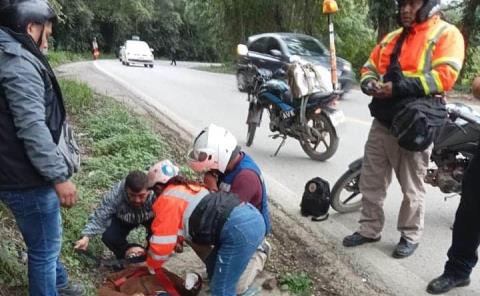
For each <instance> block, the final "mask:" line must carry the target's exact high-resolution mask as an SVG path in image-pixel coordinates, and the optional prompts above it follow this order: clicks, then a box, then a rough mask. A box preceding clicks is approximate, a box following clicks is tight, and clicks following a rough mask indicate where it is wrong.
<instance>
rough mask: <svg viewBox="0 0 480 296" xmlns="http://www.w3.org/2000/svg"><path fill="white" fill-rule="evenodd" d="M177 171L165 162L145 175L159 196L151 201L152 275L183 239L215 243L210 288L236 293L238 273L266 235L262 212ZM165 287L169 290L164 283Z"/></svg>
mask: <svg viewBox="0 0 480 296" xmlns="http://www.w3.org/2000/svg"><path fill="white" fill-rule="evenodd" d="M165 162H168V163H165ZM175 172H178V169H175V166H173V165H172V164H171V163H170V162H169V161H163V162H160V163H159V164H157V165H155V166H153V167H152V168H151V169H150V171H149V173H148V178H149V183H150V186H149V187H151V188H152V189H153V190H154V192H155V193H156V194H157V199H156V201H155V203H154V205H153V211H154V215H155V217H154V220H153V223H152V232H153V234H152V236H151V237H150V244H149V250H148V253H147V266H148V268H149V270H150V271H151V272H152V273H158V272H159V271H160V270H161V267H162V265H163V264H164V263H165V262H166V261H167V260H168V259H169V258H170V256H171V255H172V254H173V252H174V250H175V247H176V246H177V245H178V244H180V243H181V242H182V240H183V239H185V240H186V241H187V242H193V243H194V244H197V245H203V246H213V247H214V248H213V251H212V254H213V258H215V260H212V261H209V262H207V263H206V264H207V273H208V276H209V278H210V292H211V294H212V295H217V296H235V295H236V286H237V283H238V280H239V279H240V276H241V274H242V273H243V272H244V270H245V268H246V267H247V264H248V262H249V260H250V258H251V257H252V255H253V254H254V253H255V251H256V249H257V247H258V246H259V245H260V243H261V242H262V241H263V239H264V237H265V233H266V229H265V228H266V226H265V223H264V220H263V216H262V215H261V214H260V212H259V211H258V209H257V208H255V207H254V206H253V205H252V204H250V203H245V202H242V201H241V200H240V199H239V198H238V196H237V195H235V194H233V193H225V192H214V193H210V192H209V191H208V189H207V188H206V187H205V186H203V185H201V184H198V183H195V182H191V181H188V180H186V179H185V178H183V177H181V176H176V173H175ZM165 175H166V176H165ZM240 237H242V238H244V239H239V238H240ZM211 256H212V255H211ZM225 270H228V271H229V272H224V271H225ZM160 275H161V273H160ZM162 284H164V283H162ZM164 286H166V287H165V288H166V290H167V291H168V292H169V293H170V294H172V293H171V291H169V289H168V283H167V285H165V284H164ZM170 286H171V285H170ZM173 293H174V294H175V292H173Z"/></svg>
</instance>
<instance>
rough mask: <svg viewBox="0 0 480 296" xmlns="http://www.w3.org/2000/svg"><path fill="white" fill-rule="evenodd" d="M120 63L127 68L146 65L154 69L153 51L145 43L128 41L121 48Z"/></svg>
mask: <svg viewBox="0 0 480 296" xmlns="http://www.w3.org/2000/svg"><path fill="white" fill-rule="evenodd" d="M120 61H121V62H122V64H124V65H127V66H130V65H144V66H145V67H150V68H153V63H154V56H153V49H151V48H150V46H148V44H147V43H146V42H145V41H139V40H127V41H125V44H124V45H123V46H121V47H120Z"/></svg>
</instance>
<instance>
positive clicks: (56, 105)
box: [0, 0, 84, 295]
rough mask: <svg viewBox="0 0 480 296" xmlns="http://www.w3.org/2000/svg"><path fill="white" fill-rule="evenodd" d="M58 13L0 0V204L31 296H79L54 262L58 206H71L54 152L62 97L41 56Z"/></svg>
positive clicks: (35, 0) (72, 192)
mask: <svg viewBox="0 0 480 296" xmlns="http://www.w3.org/2000/svg"><path fill="white" fill-rule="evenodd" d="M56 18H57V17H56V14H55V12H54V11H53V9H52V8H51V7H50V5H49V4H48V2H46V1H43V0H27V1H8V0H7V1H5V0H0V143H1V145H0V201H2V202H3V203H5V204H6V205H7V206H8V207H9V208H10V210H11V211H12V212H13V214H14V216H15V219H16V222H17V225H18V228H19V229H20V231H21V233H22V236H23V238H24V240H25V244H26V245H27V248H28V278H29V293H30V295H83V294H84V289H83V287H81V286H79V285H74V284H71V283H69V281H68V276H67V273H66V271H65V268H64V267H63V265H62V263H61V262H60V261H59V254H60V249H61V241H62V224H61V223H62V221H61V215H60V205H62V206H64V207H72V206H73V205H74V204H75V202H76V199H77V197H76V189H75V185H74V184H73V183H72V182H71V181H69V178H70V177H71V174H72V173H71V170H69V167H68V166H67V163H66V161H65V159H64V158H63V156H62V153H61V152H60V150H59V148H58V146H57V145H58V143H59V139H60V137H61V130H62V127H63V125H64V122H65V109H64V105H63V99H62V94H61V91H60V88H59V85H58V82H57V80H56V78H55V75H54V73H53V71H52V69H51V68H50V66H49V64H48V62H47V60H46V59H45V57H44V56H43V54H42V51H46V50H47V49H48V41H47V40H48V37H49V35H50V34H51V33H52V24H53V23H54V22H55V21H56Z"/></svg>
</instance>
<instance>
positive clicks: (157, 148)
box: [0, 80, 191, 295]
mask: <svg viewBox="0 0 480 296" xmlns="http://www.w3.org/2000/svg"><path fill="white" fill-rule="evenodd" d="M60 84H61V87H62V90H63V92H64V97H65V101H66V106H67V109H68V114H69V115H71V118H70V121H71V122H72V123H73V124H74V126H75V131H76V133H77V138H78V139H79V142H80V145H81V148H82V156H83V159H82V162H83V163H82V169H81V171H80V172H79V173H78V174H76V175H75V177H74V178H73V181H74V182H75V184H76V186H77V190H78V192H79V196H80V199H79V201H78V203H77V204H76V206H75V207H74V208H72V209H68V210H67V209H63V210H62V212H63V214H62V217H63V226H64V244H63V248H62V260H63V261H64V262H65V263H66V265H67V266H68V269H69V273H70V276H71V277H72V278H74V279H77V280H79V281H81V282H83V283H85V284H86V285H87V286H88V288H89V295H96V293H95V292H94V287H95V285H97V284H99V282H98V281H99V280H100V278H101V276H98V274H96V272H95V271H94V270H89V271H88V272H86V268H88V267H89V264H88V263H89V262H88V261H87V260H85V259H84V258H83V257H79V256H78V255H77V254H75V253H74V252H73V248H72V244H73V242H75V241H76V240H77V239H79V238H80V232H81V230H82V229H83V226H84V225H85V223H86V222H87V218H88V216H89V215H90V214H91V212H92V211H93V209H94V208H95V207H96V205H97V204H98V203H99V201H100V198H101V197H102V193H104V192H105V191H106V190H108V189H109V188H110V187H111V186H112V185H113V184H114V183H115V182H117V181H119V180H120V179H121V178H123V177H124V176H125V175H126V174H127V173H128V171H130V170H132V169H145V168H147V167H149V166H150V165H151V164H153V163H154V162H156V161H157V160H160V159H163V158H172V153H171V151H170V150H169V149H168V146H167V145H166V144H165V139H163V138H162V137H161V136H159V135H158V134H157V133H156V132H155V131H154V130H153V128H152V127H153V124H152V122H149V121H148V120H146V119H144V118H143V117H138V116H135V114H133V113H131V112H130V111H129V110H128V109H127V108H126V107H124V106H122V105H121V104H119V103H117V102H115V101H113V100H112V99H110V98H106V97H101V96H97V95H95V94H93V93H92V91H91V90H90V89H89V88H88V86H87V85H86V84H83V83H78V82H75V81H70V80H61V81H60ZM182 171H184V172H186V173H188V174H190V175H191V172H190V171H189V169H187V168H186V167H182ZM0 228H1V229H2V231H1V232H0V240H1V241H2V244H0V262H1V264H0V275H1V276H0V288H1V287H8V288H9V295H15V292H14V291H16V290H18V287H20V290H19V291H20V292H18V293H19V294H18V295H25V292H24V290H22V289H25V287H26V283H27V277H26V275H27V271H26V265H25V263H26V262H25V260H26V258H25V257H26V256H25V254H24V253H22V252H19V251H17V250H19V249H20V250H25V247H24V244H23V241H22V239H21V236H20V235H19V234H18V232H17V230H16V227H15V222H14V219H13V217H11V215H10V212H9V211H8V210H7V209H6V208H5V207H4V206H2V205H1V204H0ZM131 237H133V240H136V241H138V242H141V241H142V239H144V237H145V236H144V232H143V230H140V231H136V232H134V233H133V234H131ZM90 247H91V248H92V250H93V251H94V252H95V253H96V254H98V255H99V256H101V255H102V254H103V252H104V251H105V248H104V246H103V244H101V242H100V239H99V238H98V237H97V238H96V239H94V240H93V241H92V243H91V245H90ZM22 257H23V258H22ZM7 279H8V280H7ZM15 287H17V288H15Z"/></svg>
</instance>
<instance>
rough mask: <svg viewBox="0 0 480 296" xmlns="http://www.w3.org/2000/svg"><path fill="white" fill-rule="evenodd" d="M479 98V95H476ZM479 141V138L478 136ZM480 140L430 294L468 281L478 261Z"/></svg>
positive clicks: (477, 88)
mask: <svg viewBox="0 0 480 296" xmlns="http://www.w3.org/2000/svg"><path fill="white" fill-rule="evenodd" d="M476 80H477V81H476V83H475V82H474V84H473V93H474V94H480V78H477V79H476ZM477 99H480V97H477ZM479 141H480V139H479ZM479 175H480V142H479V146H478V147H477V152H476V153H475V155H474V157H473V159H472V160H471V161H470V164H469V165H468V169H467V171H466V172H465V175H464V177H463V180H462V198H461V200H460V205H459V206H458V209H457V214H456V215H455V222H454V224H453V233H452V245H451V246H450V249H449V250H448V254H447V255H448V261H447V263H446V264H445V270H444V272H443V274H442V275H441V276H439V277H438V278H436V279H433V280H432V281H431V282H430V283H429V284H428V287H427V292H428V293H430V294H441V293H446V292H448V291H450V290H451V289H453V288H455V287H462V286H467V285H469V284H470V274H471V273H472V269H473V267H474V266H475V265H476V264H477V261H478V251H477V249H478V246H479V245H480V195H479V192H480V183H479V182H478V176H479Z"/></svg>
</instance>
